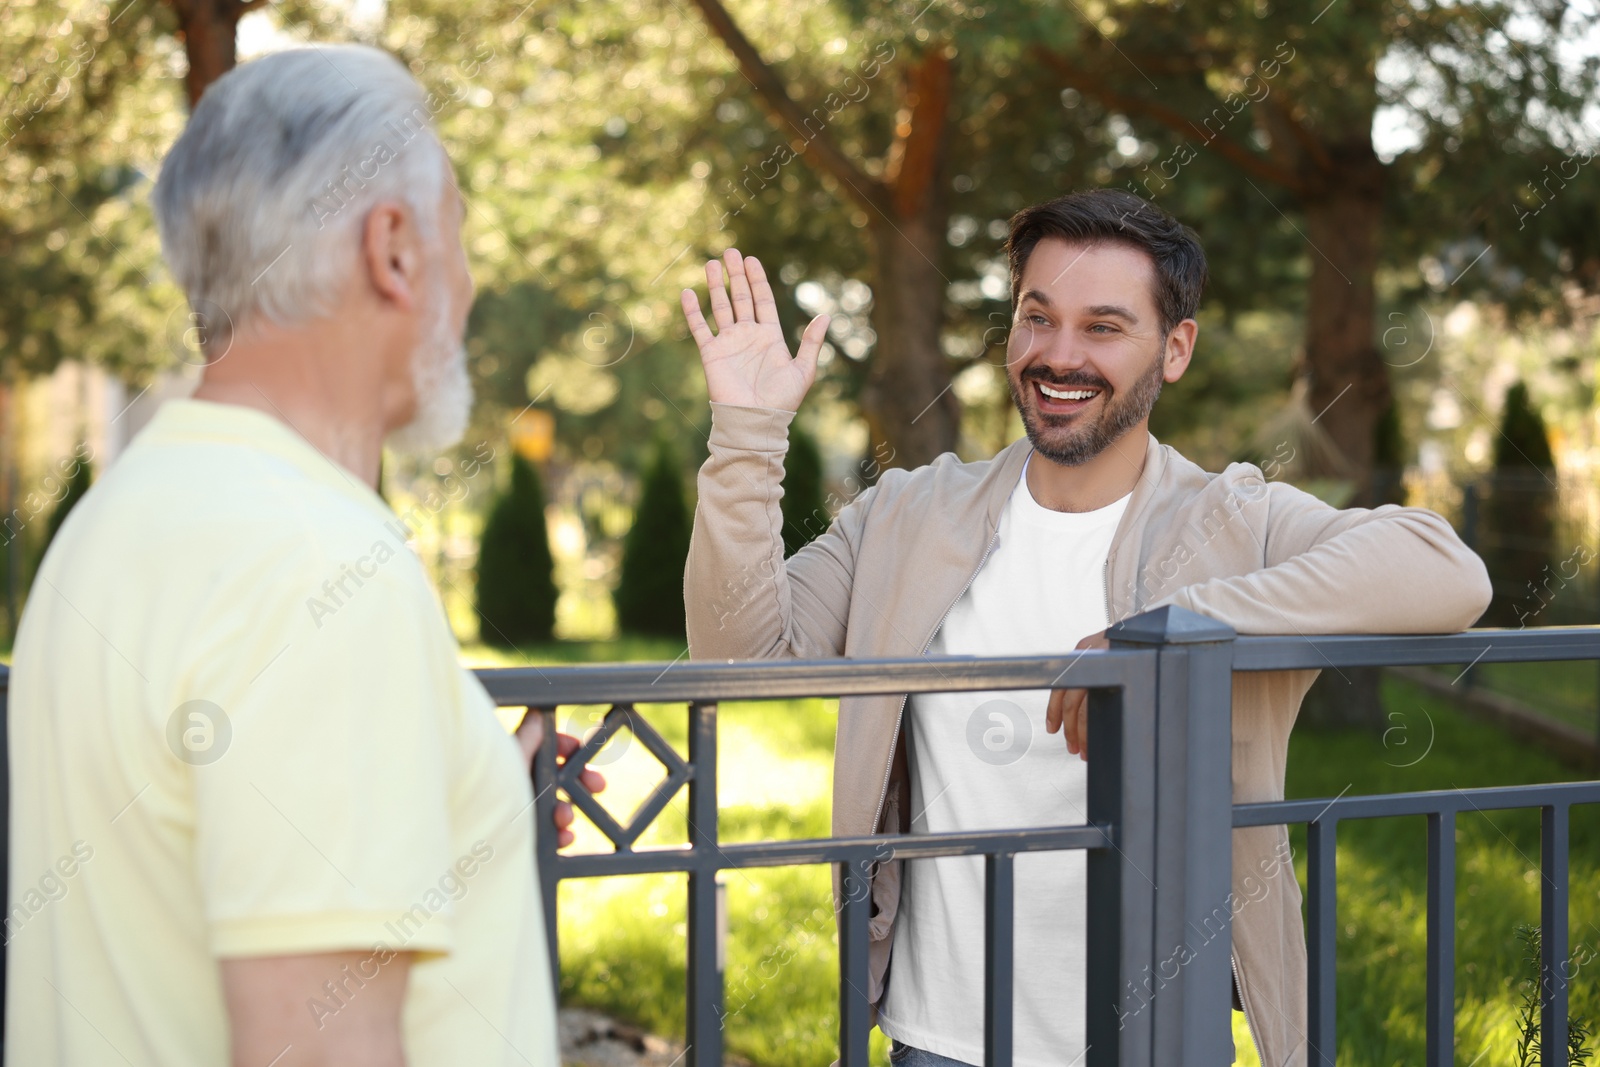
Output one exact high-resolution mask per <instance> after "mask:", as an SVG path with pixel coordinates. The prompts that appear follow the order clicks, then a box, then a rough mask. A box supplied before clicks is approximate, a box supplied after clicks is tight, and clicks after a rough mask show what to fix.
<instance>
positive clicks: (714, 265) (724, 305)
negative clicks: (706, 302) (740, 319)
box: [706, 259, 733, 332]
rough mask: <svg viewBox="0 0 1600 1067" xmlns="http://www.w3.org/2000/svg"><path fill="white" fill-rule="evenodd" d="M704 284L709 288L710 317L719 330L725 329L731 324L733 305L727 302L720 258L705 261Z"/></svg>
mask: <svg viewBox="0 0 1600 1067" xmlns="http://www.w3.org/2000/svg"><path fill="white" fill-rule="evenodd" d="M706 285H707V286H708V287H710V289H711V317H712V318H713V319H715V320H716V323H717V330H718V331H719V332H720V331H722V330H726V329H727V328H728V327H729V326H732V325H733V307H732V305H730V304H729V303H728V290H727V288H726V287H725V286H724V285H723V284H722V263H721V261H720V260H715V259H711V260H707V261H706Z"/></svg>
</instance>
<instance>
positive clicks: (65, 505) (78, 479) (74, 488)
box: [34, 460, 94, 571]
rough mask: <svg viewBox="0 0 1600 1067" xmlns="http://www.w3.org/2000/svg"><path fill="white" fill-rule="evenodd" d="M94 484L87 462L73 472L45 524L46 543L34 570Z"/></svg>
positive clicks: (41, 548) (40, 548) (42, 545)
mask: <svg viewBox="0 0 1600 1067" xmlns="http://www.w3.org/2000/svg"><path fill="white" fill-rule="evenodd" d="M93 483H94V472H93V471H91V470H90V469H89V463H88V461H87V460H85V461H83V462H80V463H79V464H78V465H77V469H76V470H74V471H73V472H72V477H71V478H70V479H68V481H67V488H66V492H64V493H62V494H61V499H60V500H58V501H56V506H55V510H53V511H51V512H50V518H49V520H48V521H47V522H46V523H45V528H44V543H43V544H41V545H40V546H39V555H38V557H37V558H36V559H35V560H34V570H36V571H37V570H38V569H39V568H38V564H39V563H41V562H43V561H44V554H45V553H46V552H48V551H50V542H51V541H54V540H55V539H56V532H57V531H59V530H60V529H61V524H62V523H64V522H66V521H67V514H68V512H70V511H71V510H72V509H73V508H74V507H76V506H77V503H78V501H80V500H82V499H83V495H84V494H85V493H87V492H88V491H89V486H90V485H92V484H93Z"/></svg>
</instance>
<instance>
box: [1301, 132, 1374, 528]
mask: <svg viewBox="0 0 1600 1067" xmlns="http://www.w3.org/2000/svg"><path fill="white" fill-rule="evenodd" d="M1329 155H1330V157H1331V158H1332V162H1333V166H1332V167H1331V168H1330V169H1329V171H1328V172H1327V173H1328V174H1329V177H1328V179H1326V180H1325V181H1324V182H1322V183H1319V184H1320V188H1317V189H1315V190H1314V191H1313V192H1311V193H1309V194H1308V195H1306V197H1305V199H1304V210H1305V215H1306V238H1307V240H1308V241H1309V242H1310V245H1311V248H1310V255H1311V280H1310V284H1309V286H1308V291H1307V306H1306V365H1307V370H1308V371H1309V373H1310V379H1311V381H1310V385H1311V388H1310V403H1311V411H1312V415H1313V417H1314V418H1315V419H1316V424H1317V426H1318V427H1320V428H1321V429H1322V431H1323V432H1324V433H1326V434H1327V435H1328V437H1329V439H1330V440H1331V441H1332V443H1333V444H1334V446H1335V447H1336V448H1337V449H1338V453H1339V457H1338V460H1337V461H1335V462H1332V463H1328V462H1324V463H1323V464H1322V466H1323V467H1324V468H1325V469H1321V470H1312V471H1310V472H1309V473H1311V474H1312V475H1313V476H1314V477H1324V478H1340V479H1348V480H1350V481H1353V482H1355V489H1356V491H1355V496H1354V498H1353V500H1352V503H1354V504H1358V505H1367V504H1370V503H1371V502H1372V493H1373V480H1372V468H1373V454H1374V445H1375V443H1376V433H1375V431H1376V429H1377V427H1378V422H1379V420H1380V419H1381V418H1382V417H1383V414H1384V412H1385V411H1386V410H1387V409H1388V408H1389V405H1390V404H1391V403H1392V402H1393V394H1392V393H1391V391H1390V387H1389V368H1388V366H1387V365H1385V363H1384V362H1383V360H1382V358H1381V357H1380V356H1379V354H1378V344H1377V302H1376V296H1375V293H1374V283H1373V276H1374V274H1375V273H1376V271H1377V268H1378V251H1379V249H1378V242H1379V235H1380V232H1381V227H1382V223H1383V184H1384V167H1383V164H1382V163H1381V162H1380V161H1379V160H1378V158H1377V156H1376V155H1375V154H1374V153H1373V151H1372V142H1371V139H1370V138H1368V137H1362V138H1360V139H1358V140H1356V141H1355V142H1353V143H1351V144H1348V145H1342V146H1335V147H1334V148H1333V149H1332V151H1330V153H1329Z"/></svg>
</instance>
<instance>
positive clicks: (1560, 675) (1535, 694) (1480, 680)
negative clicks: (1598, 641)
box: [1439, 660, 1600, 736]
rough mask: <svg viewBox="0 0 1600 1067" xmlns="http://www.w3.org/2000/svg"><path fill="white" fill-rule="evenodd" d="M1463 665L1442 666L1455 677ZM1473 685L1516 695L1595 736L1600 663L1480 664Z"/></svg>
mask: <svg viewBox="0 0 1600 1067" xmlns="http://www.w3.org/2000/svg"><path fill="white" fill-rule="evenodd" d="M1464 666H1465V665H1464V664H1463V665H1462V666H1452V667H1441V668H1439V669H1440V671H1441V672H1442V673H1444V674H1447V675H1449V677H1451V678H1455V677H1457V676H1459V675H1460V674H1461V671H1462V667H1464ZM1473 673H1474V678H1473V682H1474V684H1476V685H1478V686H1480V687H1482V688H1484V689H1489V690H1493V691H1494V692H1496V693H1502V694H1504V695H1506V696H1510V697H1515V698H1516V699H1518V700H1520V701H1522V703H1524V704H1527V705H1528V706H1530V707H1533V708H1536V709H1537V710H1539V711H1542V712H1544V713H1545V714H1546V715H1549V716H1550V717H1551V718H1554V719H1559V720H1561V721H1562V722H1564V723H1566V724H1568V725H1569V726H1576V727H1577V728H1578V729H1580V730H1583V731H1584V732H1586V733H1588V734H1590V735H1591V736H1594V735H1596V733H1597V730H1596V725H1597V720H1600V664H1596V663H1595V662H1594V661H1593V660H1571V661H1567V662H1560V663H1480V664H1479V665H1478V666H1477V667H1476V668H1474V671H1473Z"/></svg>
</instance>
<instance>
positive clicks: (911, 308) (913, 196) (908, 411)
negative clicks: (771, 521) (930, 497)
mask: <svg viewBox="0 0 1600 1067" xmlns="http://www.w3.org/2000/svg"><path fill="white" fill-rule="evenodd" d="M954 75H955V71H954V60H953V58H952V57H951V55H950V53H949V52H948V51H946V50H944V49H933V50H931V51H929V52H927V53H926V54H925V55H923V56H922V57H921V58H920V59H919V60H918V61H917V62H915V63H913V64H912V65H911V66H910V69H909V70H908V71H907V77H906V84H905V96H904V99H903V101H902V106H901V108H900V113H899V115H898V116H897V117H896V119H897V121H896V123H895V125H896V127H897V133H896V137H895V142H894V145H893V147H891V149H890V150H889V156H888V159H887V160H886V162H885V165H884V176H883V177H884V187H885V189H886V192H887V196H883V197H880V198H879V199H880V201H881V202H880V203H879V204H875V205H873V207H872V208H870V209H869V211H868V216H867V217H868V219H869V221H868V224H867V225H868V229H869V233H870V235H871V238H872V257H873V286H872V329H873V332H874V333H876V334H877V342H876V343H875V344H874V346H873V352H872V366H871V369H870V370H869V372H868V376H867V384H866V388H865V389H864V390H863V391H862V396H861V408H862V413H863V414H864V415H865V416H866V419H867V427H868V429H869V431H870V433H871V438H872V447H873V456H872V458H873V459H874V460H876V461H877V463H878V465H880V466H885V467H907V468H910V467H918V466H921V465H922V464H924V463H930V462H932V461H933V460H934V459H935V458H936V457H937V456H939V455H940V454H941V453H943V452H951V451H954V450H955V447H956V440H957V438H958V437H959V435H960V431H961V404H960V402H959V401H958V400H957V399H956V396H955V394H954V393H952V392H951V391H950V367H949V365H948V363H947V362H946V360H945V356H944V349H943V347H942V346H941V345H940V343H939V338H940V334H941V333H942V331H943V328H944V298H945V286H946V285H947V284H948V283H947V280H946V278H945V276H944V273H943V271H942V270H940V264H941V263H942V262H943V260H944V248H945V245H946V243H947V242H946V230H947V228H948V224H949V206H948V204H949V201H948V197H947V195H946V186H945V159H946V155H947V153H948V147H949V132H950V105H951V99H950V98H951V87H952V85H953V84H954V80H955V77H954ZM880 456H883V457H886V458H879V457H880Z"/></svg>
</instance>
